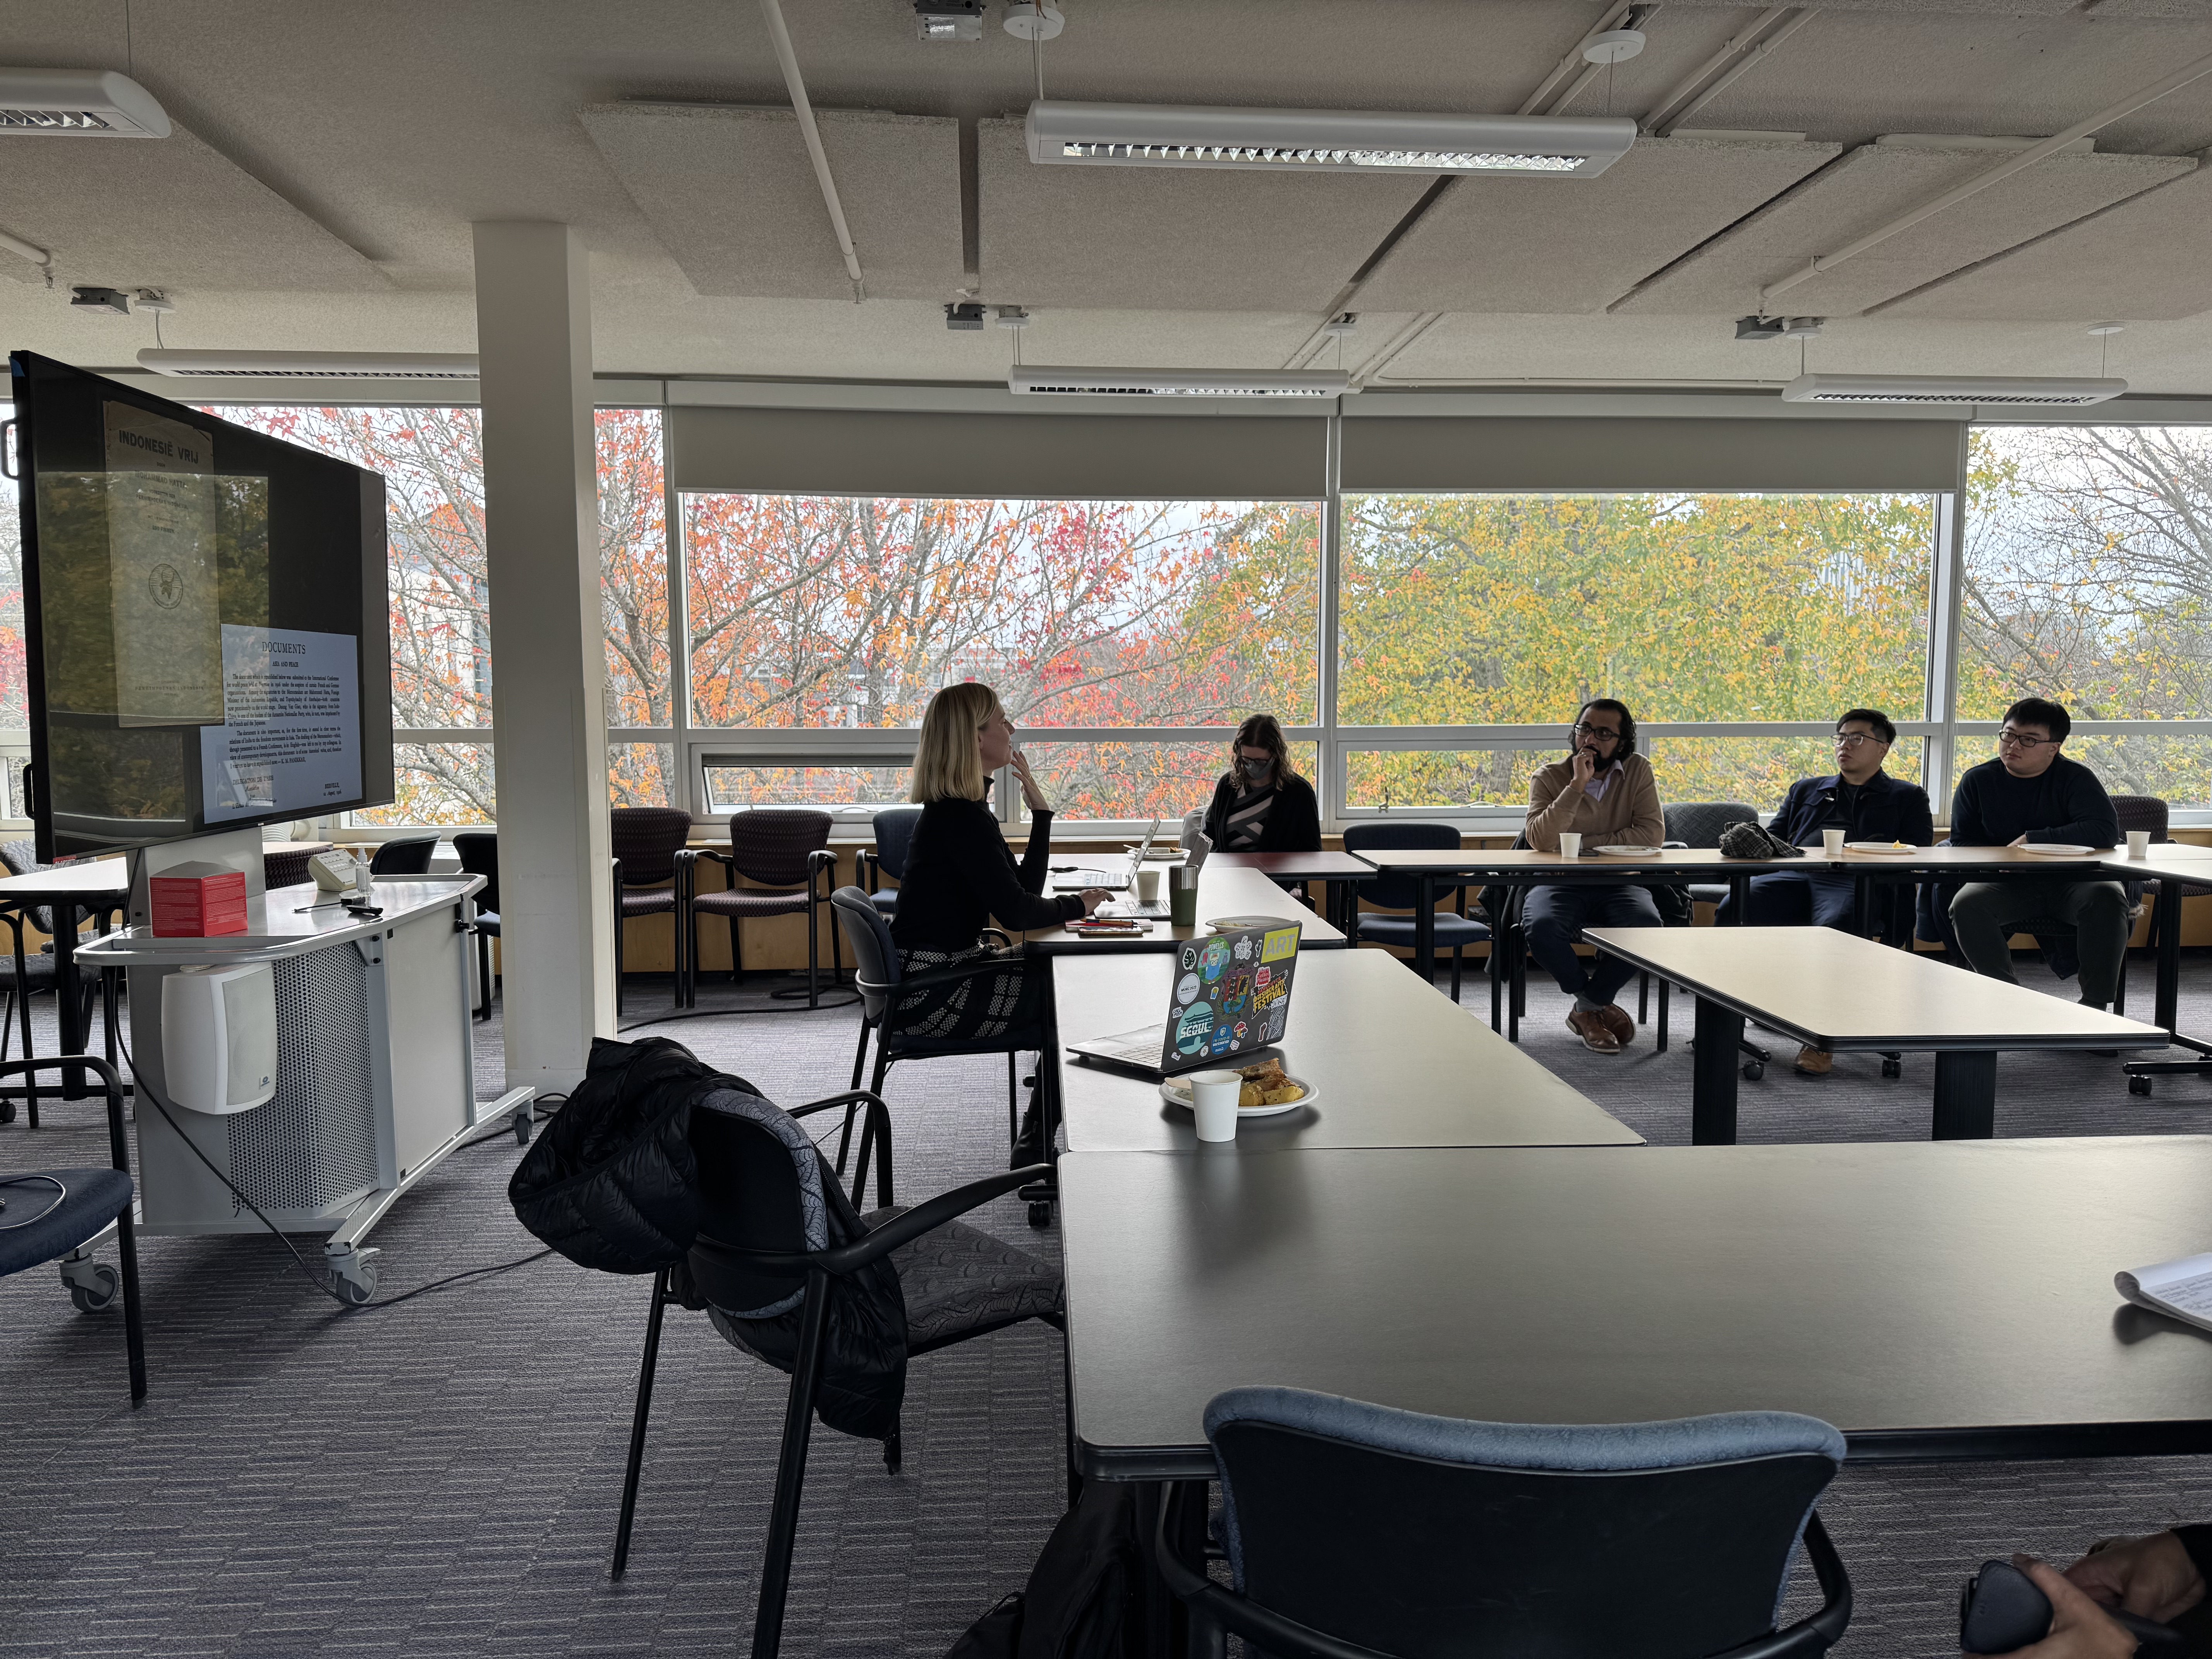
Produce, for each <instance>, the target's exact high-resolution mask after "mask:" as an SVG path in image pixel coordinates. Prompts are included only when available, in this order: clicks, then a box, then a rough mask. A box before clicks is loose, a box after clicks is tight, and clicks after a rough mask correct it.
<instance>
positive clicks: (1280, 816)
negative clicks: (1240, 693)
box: [1206, 714, 1321, 853]
mask: <svg viewBox="0 0 2212 1659" xmlns="http://www.w3.org/2000/svg"><path fill="white" fill-rule="evenodd" d="M1229 752H1230V767H1229V770H1228V771H1227V772H1226V773H1225V775H1223V777H1222V780H1221V781H1220V782H1219V783H1218V784H1216V785H1214V787H1213V805H1211V806H1209V807H1208V808H1206V836H1207V837H1208V838H1209V839H1210V840H1212V842H1213V846H1214V850H1215V851H1216V852H1221V853H1318V852H1319V851H1321V803H1320V802H1319V801H1317V800H1316V799H1314V792H1313V785H1311V784H1310V783H1308V782H1307V781H1305V780H1304V778H1302V777H1300V776H1299V775H1297V772H1296V771H1295V770H1294V769H1292V768H1291V750H1290V745H1289V744H1286V743H1285V742H1284V741H1283V728H1282V727H1281V726H1278V725H1277V724H1276V723H1275V717H1274V716H1273V714H1255V715H1253V716H1252V717H1251V718H1250V719H1249V720H1246V721H1245V722H1244V724H1243V725H1242V726H1238V727H1237V738H1236V741H1235V742H1233V743H1232V744H1230V745H1229Z"/></svg>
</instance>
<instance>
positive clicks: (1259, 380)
mask: <svg viewBox="0 0 2212 1659" xmlns="http://www.w3.org/2000/svg"><path fill="white" fill-rule="evenodd" d="M1006 389H1007V390H1008V391H1009V392H1022V393H1024V394H1026V395H1028V396H1031V397H1079V398H1100V397H1104V398H1338V397H1342V396H1343V395H1344V394H1345V393H1346V392H1348V391H1350V390H1351V377H1350V376H1349V375H1346V374H1334V373H1329V374H1323V373H1321V372H1318V371H1313V370H1308V371H1304V372H1299V373H1283V374H1266V373H1253V372H1248V371H1246V370H1243V369H1234V368H1017V369H1014V370H1013V371H1012V372H1011V373H1010V374H1008V375H1007V376H1006Z"/></svg>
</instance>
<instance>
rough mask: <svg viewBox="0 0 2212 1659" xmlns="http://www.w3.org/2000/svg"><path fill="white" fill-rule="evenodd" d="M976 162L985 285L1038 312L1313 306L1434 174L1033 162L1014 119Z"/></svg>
mask: <svg viewBox="0 0 2212 1659" xmlns="http://www.w3.org/2000/svg"><path fill="white" fill-rule="evenodd" d="M976 158H977V163H978V169H979V178H978V187H979V189H978V193H979V197H980V202H981V241H982V275H983V289H984V292H985V293H986V294H987V295H988V296H989V297H990V298H992V299H993V300H1003V301H1012V302H1016V303H1018V304H1022V305H1034V306H1092V307H1106V308H1113V309H1124V310H1148V311H1309V312H1319V311H1320V310H1321V309H1322V307H1325V306H1326V305H1328V302H1329V301H1330V300H1331V298H1333V297H1334V295H1335V294H1336V292H1337V290H1338V289H1340V288H1342V287H1343V285H1344V283H1346V281H1347V280H1348V279H1349V278H1350V277H1351V276H1352V273H1353V272H1354V271H1356V270H1358V269H1359V267H1360V265H1361V264H1364V262H1365V261H1366V259H1367V258H1368V257H1369V256H1370V254H1371V253H1373V252H1374V251H1375V249H1376V246H1378V245H1379V244H1380V243H1381V242H1382V240H1383V238H1384V237H1385V236H1387V235H1388V234H1389V233H1390V231H1391V229H1392V228H1393V227H1395V225H1396V224H1397V222H1399V221H1400V220H1401V219H1402V218H1404V217H1405V216H1406V214H1407V211H1408V210H1410V209H1411V208H1412V207H1413V204H1414V203H1415V202H1417V201H1419V199H1420V197H1421V192H1422V191H1425V190H1426V189H1427V188H1428V187H1429V185H1431V183H1433V182H1434V181H1433V180H1432V179H1426V178H1400V177H1395V176H1390V177H1383V176H1370V177H1364V178H1350V179H1346V178H1330V179H1316V178H1312V177H1309V176H1306V175H1304V174H1300V173H1235V172H1231V171H1228V170H1226V169H1219V168H1212V167H1188V168H1182V167H1040V166H1038V165H1037V164H1036V163H1035V162H1032V161H1030V159H1029V152H1028V149H1026V148H1025V147H1024V143H1023V141H1022V124H1021V123H1020V122H1019V121H1012V120H1001V121H985V122H982V123H981V124H980V125H979V126H978V128H977V131H976Z"/></svg>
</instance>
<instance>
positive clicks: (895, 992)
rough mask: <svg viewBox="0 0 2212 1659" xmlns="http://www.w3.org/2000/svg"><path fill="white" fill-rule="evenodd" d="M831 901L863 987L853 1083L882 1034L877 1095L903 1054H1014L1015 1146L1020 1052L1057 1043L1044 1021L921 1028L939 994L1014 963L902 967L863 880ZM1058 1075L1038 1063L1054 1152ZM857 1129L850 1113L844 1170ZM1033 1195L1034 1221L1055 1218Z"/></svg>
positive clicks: (841, 1161)
mask: <svg viewBox="0 0 2212 1659" xmlns="http://www.w3.org/2000/svg"><path fill="white" fill-rule="evenodd" d="M829 908H830V909H831V911H832V912H833V913H834V914H835V915H836V918H837V921H838V925H839V927H842V929H843V931H844V934H845V939H846V940H847V942H848V943H849V944H850V945H852V947H853V984H854V988H856V989H857V990H858V991H859V992H860V1047H859V1048H856V1049H854V1053H853V1087H854V1088H855V1089H858V1088H859V1087H860V1073H861V1069H862V1067H863V1066H866V1063H867V1058H868V1036H869V1033H871V1032H873V1033H874V1034H875V1037H876V1068H875V1074H874V1075H873V1076H872V1077H871V1078H870V1079H868V1088H869V1090H870V1091H872V1093H875V1094H881V1093H882V1092H883V1091H884V1079H885V1078H887V1077H888V1076H889V1075H890V1069H891V1067H892V1066H894V1065H896V1064H897V1062H899V1061H900V1060H941V1059H945V1058H946V1057H948V1056H951V1055H957V1054H1004V1055H1005V1056H1006V1145H1007V1146H1009V1147H1012V1146H1014V1145H1015V1143H1016V1142H1017V1141H1018V1140H1019V1139H1020V1138H1021V1103H1020V1088H1021V1085H1020V1080H1019V1073H1020V1071H1021V1065H1020V1059H1019V1057H1020V1056H1021V1055H1023V1054H1029V1053H1033V1052H1038V1051H1043V1050H1048V1049H1049V1048H1051V1047H1052V1042H1053V1038H1052V1034H1051V1031H1050V1030H1048V1027H1047V1026H1046V1025H1045V1024H1044V1023H1043V1022H1042V1021H1038V1022H1036V1023H1030V1024H1019V1025H1017V1026H1014V1027H1012V1028H1011V1029H1009V1030H1007V1031H1006V1033H1005V1034H1004V1035H1003V1036H995V1037H991V1038H987V1039H986V1040H984V1041H981V1042H947V1041H945V1039H944V1038H943V1037H936V1036H930V1035H929V1034H928V1033H927V1032H925V1031H922V1030H919V1029H917V1028H918V1026H919V1025H920V1024H921V1022H922V1021H924V1020H926V1019H927V1018H928V1016H929V1015H930V1014H931V1013H933V1012H935V1011H936V1008H937V1006H938V1002H937V1000H935V998H934V997H933V996H932V994H933V993H939V992H945V993H949V992H950V991H951V990H952V989H953V988H954V987H957V986H958V985H959V984H960V982H961V981H963V980H970V979H972V980H989V979H995V978H996V977H998V975H1000V974H1003V973H1005V972H1006V969H1007V967H1008V963H1006V962H1004V961H1002V960H990V961H977V962H973V963H964V962H963V963H957V964H956V965H954V966H952V967H950V968H938V969H931V970H930V971H929V972H927V973H926V974H916V975H913V976H912V977H911V978H908V977H907V976H906V975H903V974H902V972H901V970H900V968H899V954H898V947H897V945H895V944H893V943H892V941H891V930H890V924H889V923H888V922H886V921H884V917H883V913H882V912H881V911H879V910H878V909H877V908H876V907H875V905H874V904H873V903H872V902H871V901H870V898H869V896H868V895H867V894H866V893H864V892H862V891H861V890H860V889H859V888H857V887H840V888H839V889H838V890H836V892H834V893H832V894H830V896H829ZM989 932H990V933H991V934H992V935H993V936H994V937H995V938H997V939H999V940H1000V941H1001V942H1005V943H1011V941H1010V940H1008V939H1007V936H1006V934H1004V933H1000V932H999V931H998V929H996V928H995V927H994V928H992V929H990V930H989ZM1028 971H1030V972H1031V973H1036V972H1038V971H1040V969H1039V967H1037V966H1036V965H1031V966H1030V968H1029V969H1028ZM918 994H919V995H923V996H932V1000H931V1002H930V1006H928V1007H927V1008H924V1009H921V1010H918V1011H916V1012H914V1013H911V1014H909V1015H907V1016H905V1017H903V1018H902V1017H901V1016H900V1015H899V1014H898V1013H897V1012H896V1008H897V1005H898V1004H900V1003H902V1002H904V1001H906V1000H908V999H909V998H911V997H914V996H916V995H918ZM1055 1076H1056V1073H1054V1069H1053V1068H1052V1067H1051V1066H1039V1067H1038V1068H1037V1079H1038V1083H1037V1087H1038V1089H1039V1091H1040V1099H1039V1102H1038V1109H1039V1110H1040V1111H1041V1112H1042V1114H1043V1115H1044V1125H1043V1128H1044V1136H1045V1147H1046V1152H1047V1156H1050V1150H1051V1146H1052V1144H1053V1141H1052V1138H1053V1131H1054V1126H1055V1125H1056V1124H1057V1122H1058V1121H1059V1115H1058V1102H1057V1100H1056V1098H1054V1097H1053V1096H1052V1090H1053V1088H1054V1077H1055ZM851 1135H852V1124H851V1120H850V1115H849V1114H848V1119H847V1123H846V1128H845V1134H844V1136H843V1137H842V1138H841V1139H840V1140H839V1142H838V1145H837V1170H838V1173H839V1174H841V1175H842V1174H843V1173H844V1170H845V1159H846V1155H847V1142H848V1141H849V1139H851ZM1023 1196H1024V1198H1026V1199H1028V1200H1029V1206H1030V1209H1029V1218H1030V1225H1031V1226H1032V1227H1042V1226H1044V1225H1046V1224H1047V1223H1048V1222H1049V1221H1050V1220H1051V1219H1052V1200H1051V1199H1050V1198H1049V1197H1048V1196H1047V1195H1046V1192H1045V1189H1043V1188H1040V1190H1039V1191H1038V1193H1037V1194H1035V1195H1031V1194H1023Z"/></svg>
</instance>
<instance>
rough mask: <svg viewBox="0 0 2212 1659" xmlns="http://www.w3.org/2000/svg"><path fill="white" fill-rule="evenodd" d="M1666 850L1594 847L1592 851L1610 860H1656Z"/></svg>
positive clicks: (1655, 848)
mask: <svg viewBox="0 0 2212 1659" xmlns="http://www.w3.org/2000/svg"><path fill="white" fill-rule="evenodd" d="M1663 850H1664V849H1663V848H1657V847H1628V846H1621V847H1593V848H1590V851H1592V852H1593V853H1596V854H1601V855H1602V856H1604V857H1606V858H1609V859H1649V858H1656V857H1657V856H1658V855H1659V854H1660V853H1661V852H1662V851H1663Z"/></svg>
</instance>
